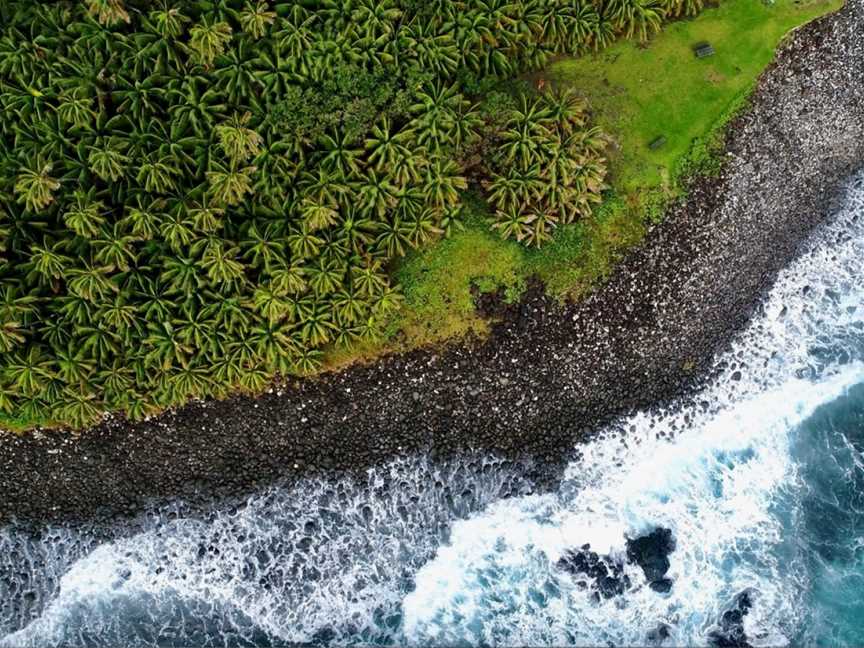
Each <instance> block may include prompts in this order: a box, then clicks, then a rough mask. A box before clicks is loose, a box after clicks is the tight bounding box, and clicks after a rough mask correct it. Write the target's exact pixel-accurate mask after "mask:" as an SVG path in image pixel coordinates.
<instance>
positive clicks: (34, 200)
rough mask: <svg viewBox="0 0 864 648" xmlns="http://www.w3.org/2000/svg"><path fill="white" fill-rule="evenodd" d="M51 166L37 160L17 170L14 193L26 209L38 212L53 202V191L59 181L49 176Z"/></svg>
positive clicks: (58, 185) (57, 186) (58, 186)
mask: <svg viewBox="0 0 864 648" xmlns="http://www.w3.org/2000/svg"><path fill="white" fill-rule="evenodd" d="M52 168H53V166H52V165H51V164H46V163H44V162H41V161H38V160H37V161H36V162H35V163H33V164H32V165H31V166H29V167H23V168H22V169H21V171H20V172H19V174H18V178H17V180H16V181H15V193H16V194H18V202H19V203H22V204H23V205H24V207H25V208H26V209H27V211H31V212H38V211H41V210H43V209H45V208H46V207H48V205H50V204H51V203H52V202H54V192H55V191H57V190H58V189H59V188H60V183H59V182H57V180H55V179H54V178H52V177H51V175H50V174H51V170H52Z"/></svg>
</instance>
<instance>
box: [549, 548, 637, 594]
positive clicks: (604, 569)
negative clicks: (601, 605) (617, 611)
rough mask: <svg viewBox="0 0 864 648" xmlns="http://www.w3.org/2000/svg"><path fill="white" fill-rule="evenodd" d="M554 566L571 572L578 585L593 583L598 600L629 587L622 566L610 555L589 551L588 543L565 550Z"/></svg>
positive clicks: (590, 584) (619, 592)
mask: <svg viewBox="0 0 864 648" xmlns="http://www.w3.org/2000/svg"><path fill="white" fill-rule="evenodd" d="M555 566H556V567H558V569H561V570H564V571H566V572H569V573H570V574H573V575H574V576H575V577H576V583H577V584H578V585H580V586H582V587H591V586H592V585H593V588H594V590H595V597H596V598H597V599H598V600H599V599H600V598H604V599H608V598H612V597H613V596H618V595H619V594H623V593H624V590H626V589H627V588H628V587H630V579H629V578H628V577H627V575H626V574H625V573H624V566H623V565H622V564H621V563H620V562H618V561H616V560H615V559H613V558H611V557H610V556H601V555H599V554H597V553H596V552H594V551H591V545H588V544H586V545H582V547H581V549H577V550H568V551H565V552H564V554H563V555H562V556H561V558H559V559H558V562H557V563H555ZM580 577H581V578H580Z"/></svg>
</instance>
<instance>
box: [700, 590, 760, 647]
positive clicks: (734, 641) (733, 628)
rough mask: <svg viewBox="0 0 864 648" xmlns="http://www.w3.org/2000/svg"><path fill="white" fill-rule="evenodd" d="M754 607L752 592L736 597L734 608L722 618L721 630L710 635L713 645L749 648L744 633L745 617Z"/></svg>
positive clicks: (727, 611)
mask: <svg viewBox="0 0 864 648" xmlns="http://www.w3.org/2000/svg"><path fill="white" fill-rule="evenodd" d="M752 607H753V599H752V597H751V595H750V592H748V591H746V590H745V591H743V592H741V593H740V594H739V595H738V596H736V597H735V601H734V603H733V604H732V607H731V608H729V609H728V610H726V611H725V612H724V613H723V615H722V616H721V617H720V621H719V623H718V625H719V626H720V628H719V629H718V630H712V631H711V632H710V633H708V638H709V640H710V641H711V645H712V646H716V647H717V648H749V647H750V644H749V643H748V642H747V634H746V633H745V632H744V617H745V616H747V613H748V612H750V608H752Z"/></svg>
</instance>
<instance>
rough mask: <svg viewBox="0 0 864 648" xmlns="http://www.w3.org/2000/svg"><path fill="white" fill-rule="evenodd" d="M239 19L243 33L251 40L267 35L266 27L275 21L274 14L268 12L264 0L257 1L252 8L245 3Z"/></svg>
mask: <svg viewBox="0 0 864 648" xmlns="http://www.w3.org/2000/svg"><path fill="white" fill-rule="evenodd" d="M239 18H240V26H241V27H242V28H243V31H244V32H246V33H247V34H249V36H251V37H252V39H253V40H258V39H260V38H262V37H263V36H264V35H265V34H266V33H267V27H269V26H270V25H272V24H273V23H274V22H275V21H276V12H275V11H270V10H269V7H268V6H267V3H266V2H264V0H258V3H257V4H255V5H254V6H253V5H252V4H250V3H249V2H247V3H246V5H245V6H244V7H243V10H242V11H241V12H240V14H239Z"/></svg>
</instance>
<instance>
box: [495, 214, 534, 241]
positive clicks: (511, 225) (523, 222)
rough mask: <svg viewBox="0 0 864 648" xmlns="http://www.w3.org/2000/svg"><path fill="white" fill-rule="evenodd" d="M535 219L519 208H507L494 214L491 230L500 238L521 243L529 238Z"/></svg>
mask: <svg viewBox="0 0 864 648" xmlns="http://www.w3.org/2000/svg"><path fill="white" fill-rule="evenodd" d="M536 219H537V216H536V215H535V214H529V213H526V212H523V211H522V210H521V209H520V208H519V207H509V208H507V209H506V210H498V211H496V212H495V222H494V223H493V224H492V229H497V230H498V231H499V233H500V234H501V237H502V238H505V239H508V238H513V239H516V240H517V241H519V242H521V241H523V240H525V239H527V238H528V237H529V236H530V234H531V228H532V224H533V223H534V221H535V220H536Z"/></svg>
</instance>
